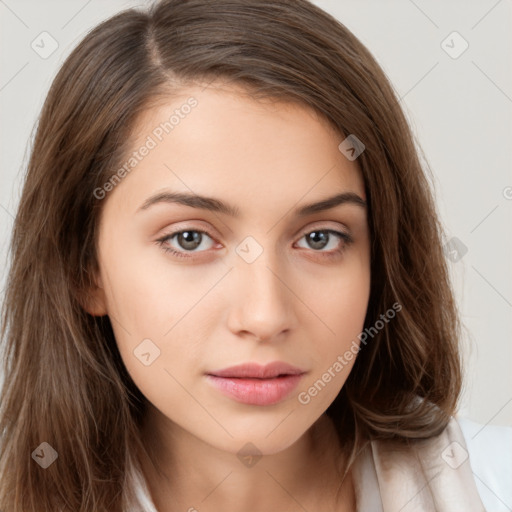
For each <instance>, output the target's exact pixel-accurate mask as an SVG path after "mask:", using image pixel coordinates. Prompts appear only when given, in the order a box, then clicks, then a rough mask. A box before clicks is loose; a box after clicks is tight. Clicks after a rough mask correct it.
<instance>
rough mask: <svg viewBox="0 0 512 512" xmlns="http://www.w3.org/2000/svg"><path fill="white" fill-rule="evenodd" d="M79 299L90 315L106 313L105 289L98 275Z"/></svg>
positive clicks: (103, 314)
mask: <svg viewBox="0 0 512 512" xmlns="http://www.w3.org/2000/svg"><path fill="white" fill-rule="evenodd" d="M79 300H80V304H81V305H82V307H83V308H84V309H85V311H87V313H89V314H90V315H92V316H105V315H106V314H107V313H108V312H107V301H106V295H105V289H104V288H103V282H102V280H101V277H100V276H98V277H97V278H96V279H95V280H94V282H93V284H92V285H91V286H90V287H89V288H88V289H87V290H84V291H83V292H82V294H81V296H80V299H79Z"/></svg>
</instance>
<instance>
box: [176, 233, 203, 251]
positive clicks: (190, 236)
mask: <svg viewBox="0 0 512 512" xmlns="http://www.w3.org/2000/svg"><path fill="white" fill-rule="evenodd" d="M179 243H180V245H181V246H182V247H183V248H184V249H195V248H197V247H198V246H199V245H200V243H201V233H198V232H197V231H184V232H183V233H180V234H179Z"/></svg>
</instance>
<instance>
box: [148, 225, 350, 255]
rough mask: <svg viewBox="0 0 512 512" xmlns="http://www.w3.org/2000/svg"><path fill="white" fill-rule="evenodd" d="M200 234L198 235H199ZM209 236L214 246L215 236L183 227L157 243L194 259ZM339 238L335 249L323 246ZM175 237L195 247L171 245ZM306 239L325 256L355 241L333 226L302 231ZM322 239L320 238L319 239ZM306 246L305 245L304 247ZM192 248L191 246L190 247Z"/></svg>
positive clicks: (170, 250) (338, 253)
mask: <svg viewBox="0 0 512 512" xmlns="http://www.w3.org/2000/svg"><path fill="white" fill-rule="evenodd" d="M197 235H198V236H197ZM205 236H206V237H208V238H209V239H210V240H212V242H213V243H212V244H211V245H212V246H214V245H215V242H214V240H213V237H212V236H211V235H210V234H209V233H208V232H207V231H204V230H200V229H181V230H179V231H175V232H173V233H169V234H165V235H164V236H162V237H161V238H159V239H158V240H156V242H155V243H156V244H157V245H158V246H159V247H160V248H161V249H162V250H163V251H165V252H166V253H169V254H171V255H172V256H175V257H177V258H184V259H194V258H195V257H196V256H195V255H196V254H201V253H204V252H206V251H205V250H197V249H198V247H201V246H202V245H203V241H204V237H205ZM333 238H334V239H335V240H336V239H338V243H337V244H336V247H335V248H334V249H333V250H330V251H325V250H323V248H324V247H325V246H328V245H331V242H332V239H333ZM173 239H176V242H177V243H178V244H180V245H181V244H185V245H187V244H192V246H193V249H192V250H187V247H183V245H182V246H181V247H182V250H177V249H176V248H175V247H173V246H171V245H169V242H170V241H172V240H173ZM302 239H306V244H308V243H312V244H313V246H315V245H318V244H320V246H321V247H320V249H321V250H318V249H315V248H312V247H311V246H308V247H305V249H306V250H308V249H309V250H310V251H311V252H313V253H316V254H318V255H319V256H320V257H323V258H336V257H339V256H341V254H343V253H344V252H345V250H346V249H347V248H348V246H350V245H351V244H352V243H353V238H352V236H351V235H349V234H348V233H345V232H343V231H336V230H334V229H331V228H324V229H312V230H309V231H306V232H304V233H302V235H301V237H300V238H299V240H298V241H300V240H302ZM319 239H320V240H319ZM308 240H309V242H308ZM323 242H326V244H325V246H323ZM302 248H304V247H302ZM188 249H190V247H188Z"/></svg>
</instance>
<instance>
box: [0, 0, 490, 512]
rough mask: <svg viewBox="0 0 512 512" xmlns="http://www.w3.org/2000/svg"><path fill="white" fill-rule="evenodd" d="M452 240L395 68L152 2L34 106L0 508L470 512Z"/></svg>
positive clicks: (299, 4) (286, 21)
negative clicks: (391, 72) (388, 73)
mask: <svg viewBox="0 0 512 512" xmlns="http://www.w3.org/2000/svg"><path fill="white" fill-rule="evenodd" d="M441 240H442V229H441V226H440V223H439V221H438V217H437V214H436V209H435V206H434V200H433V197H432V194H431V191H430V189H429V184H428V180H427V178H426V176H425V174H424V171H423V170H422V168H421V166H420V162H419V158H418V155H417V152H416V149H415V144H414V139H413V135H412V133H411V131H410V129H409V127H408V125H407V123H406V120H405V118H404V115H403V113H402V111H401V109H400V106H399V104H398V100H397V97H396V95H395V93H394V92H393V89H392V87H391V85H390V84H389V82H388V80H387V79H386V77H385V75H384V73H383V71H382V70H381V69H380V68H379V66H378V65H377V63H376V62H375V60H374V59H373V58H372V56H371V55H370V54H369V52H368V50H367V49H366V48H365V47H364V46H363V45H362V44H361V43H360V42H359V41H358V40H357V39H356V38H355V37H354V35H352V34H351V33H350V32H349V31H348V30H347V29H346V28H345V27H344V26H343V25H342V24H340V23H339V22H338V21H336V20H335V19H333V18H332V17H330V16H329V15H327V14H326V13H325V12H323V11H321V10H320V9H319V8H317V7H315V6H314V5H312V4H310V3H308V2H307V1H306V0H293V1H290V0H275V1H272V2H267V1H264V0H216V1H215V2H210V1H208V0H185V1H183V0H180V1H178V0H163V1H161V2H158V3H156V4H155V5H154V6H153V7H152V8H151V9H149V11H148V12H142V11H137V10H129V11H125V12H122V13H121V14H119V15H117V16H115V17H113V18H111V19H109V20H107V21H105V22H104V23H102V24H101V25H99V26H98V27H97V28H96V29H95V30H93V31H92V32H91V33H90V34H88V35H87V36H86V37H85V39H84V40H83V41H82V42H81V43H80V45H79V46H78V47H77V48H76V49H75V50H74V51H73V53H72V54H71V55H70V57H69V58H68V59H67V60H66V62H65V63H64V65H63V66H62V69H61V70H60V72H59V73H58V75H57V77H56V78H55V80H54V83H53V85H52V87H51V90H50V92H49V94H48V97H47V100H46V102H45V105H44V108H43V111H42V114H41V118H40V120H39V126H38V130H37V136H36V139H35V142H34V146H33V150H32V156H31V160H30V163H29V167H28V172H27V176H26V181H25V184H24V189H23V194H22V198H21V202H20V205H19V211H18V215H17V217H16V223H15V226H14V231H13V240H12V266H11V270H10V274H9V280H8V287H7V290H6V298H5V303H4V313H3V331H2V334H3V339H4V349H5V365H4V372H5V383H4V387H3V391H2V393H3V394H2V402H1V416H0V425H1V432H2V438H1V445H0V447H1V451H0V509H1V510H3V511H12V512H22V511H23V512H36V511H37V512H38V511H47V510H59V511H66V512H67V511H73V512H76V511H81V512H82V511H83V512H86V511H87V512H93V511H94V512H100V511H109V512H112V511H128V510H129V511H138V510H146V511H147V510H150V511H154V510H158V511H159V512H174V511H182V510H189V511H193V510H199V511H214V510H215V511H217V510H222V511H224V512H229V511H232V510H248V511H251V512H259V511H268V510H307V511H318V510H322V511H355V510H358V511H370V510H371V511H372V512H378V511H384V512H388V511H397V510H401V511H402V512H406V511H410V510H411V511H412V510H415V511H417V510H422V511H432V510H438V511H448V510H449V511H450V512H453V511H456V510H461V511H462V510H463V511H465V512H468V511H480V510H483V505H482V503H481V501H480V498H479V496H478V494H477V491H476V487H475V482H474V480H473V475H472V473H471V468H470V466H469V460H468V458H467V452H466V446H465V442H464V438H463V436H462V434H461V431H460V429H459V426H458V424H457V422H456V421H455V420H454V419H453V415H454V412H455V410H456V404H457V399H458V396H459V391H460V386H461V376H460V375H461V373H460V366H459V353H458V339H459V323H458V319H457V316H456V308H455V305H454V300H453V297H452V292H451V289H450V282H449V278H448V275H447V268H446V264H445V260H444V257H443V252H442V247H441Z"/></svg>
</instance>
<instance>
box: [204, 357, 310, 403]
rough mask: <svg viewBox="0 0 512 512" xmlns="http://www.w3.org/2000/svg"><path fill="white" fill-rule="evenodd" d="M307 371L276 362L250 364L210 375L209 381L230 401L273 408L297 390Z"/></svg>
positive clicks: (208, 375) (208, 376) (217, 371)
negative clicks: (271, 406)
mask: <svg viewBox="0 0 512 512" xmlns="http://www.w3.org/2000/svg"><path fill="white" fill-rule="evenodd" d="M305 373H306V372H305V371H304V370H301V369H300V368H297V367H295V366H292V365H290V364H288V363H283V362H281V361H276V362H273V363H270V364H268V365H266V366H261V365H258V364H255V363H246V364H241V365H238V366H232V367H230V368H224V369H222V370H215V371H213V372H210V373H208V374H207V375H206V378H207V380H208V382H209V383H210V384H211V385H212V386H213V387H214V388H216V389H217V390H218V391H220V392H221V393H223V394H224V395H226V396H228V397H229V398H231V399H233V400H235V401H237V402H240V403H244V404H247V405H260V406H262V405H273V404H277V403H279V402H281V401H282V400H284V399H285V398H286V397H287V396H288V395H290V393H291V392H292V391H293V390H294V389H295V388H296V387H297V385H298V384H299V382H300V380H301V379H302V377H303V375H305Z"/></svg>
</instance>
